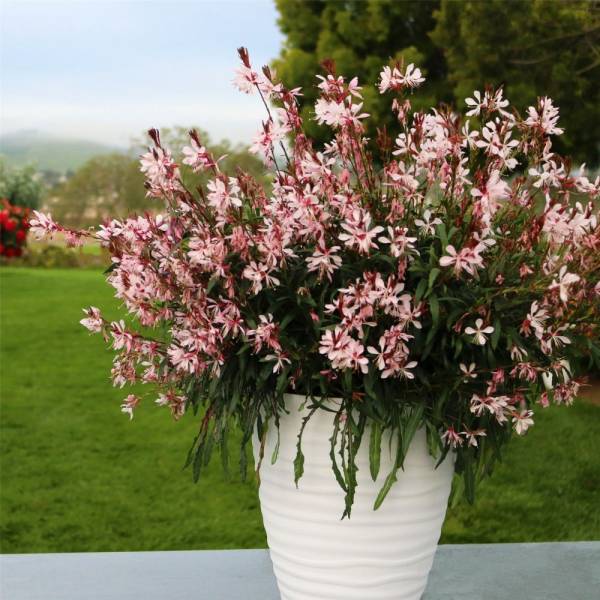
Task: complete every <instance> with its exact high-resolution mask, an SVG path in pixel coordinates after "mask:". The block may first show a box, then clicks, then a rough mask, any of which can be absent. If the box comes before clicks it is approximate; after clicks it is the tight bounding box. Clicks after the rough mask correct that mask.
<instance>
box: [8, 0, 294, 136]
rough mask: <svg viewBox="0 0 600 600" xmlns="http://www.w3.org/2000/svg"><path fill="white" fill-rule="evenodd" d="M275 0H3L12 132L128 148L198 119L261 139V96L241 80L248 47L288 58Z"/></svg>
mask: <svg viewBox="0 0 600 600" xmlns="http://www.w3.org/2000/svg"><path fill="white" fill-rule="evenodd" d="M276 19H277V12H276V9H275V7H274V3H273V0H193V1H192V0H188V1H178V0H170V1H169V0H149V1H144V0H127V1H125V0H123V1H117V0H113V1H110V0H67V1H64V0H63V1H60V2H59V1H56V0H46V1H41V0H38V1H30V0H0V133H2V134H8V133H14V132H17V131H21V130H38V131H40V132H43V133H47V134H52V135H57V136H60V137H70V138H78V139H88V140H93V141H97V142H101V143H105V144H109V145H116V146H123V147H125V146H128V145H129V142H130V140H131V139H132V137H136V136H137V137H139V136H140V134H141V133H142V132H144V131H146V130H147V129H148V128H150V127H167V126H172V125H183V126H191V125H195V126H198V127H201V128H202V129H204V130H206V131H208V132H209V133H210V135H211V139H213V140H214V141H218V140H220V139H223V138H227V139H230V140H232V141H233V142H245V143H247V142H249V141H250V140H251V139H252V137H253V136H254V134H255V132H256V131H257V130H258V129H259V127H260V121H261V119H263V118H264V114H263V110H264V109H263V108H262V107H261V105H260V99H259V98H258V97H256V96H246V95H244V94H241V93H240V92H238V91H237V90H236V89H235V88H234V87H233V85H232V83H231V81H232V78H233V72H234V69H235V68H236V66H237V64H238V57H237V52H236V49H237V48H238V47H239V46H246V47H247V48H248V49H249V51H250V56H251V58H252V62H253V64H255V65H257V66H260V65H263V64H266V63H268V62H269V61H270V60H271V59H272V58H274V57H276V56H277V55H278V53H279V49H280V47H281V41H282V36H281V33H280V32H279V29H278V28H277V25H276Z"/></svg>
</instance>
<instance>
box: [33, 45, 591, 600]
mask: <svg viewBox="0 0 600 600" xmlns="http://www.w3.org/2000/svg"><path fill="white" fill-rule="evenodd" d="M239 53H240V57H241V61H242V64H241V66H240V68H239V70H238V71H237V75H236V78H235V83H236V85H237V86H238V87H239V88H240V89H241V90H242V91H243V92H246V93H248V94H250V93H255V94H257V95H259V96H260V97H261V98H262V100H263V101H264V105H265V108H266V117H265V121H264V123H263V126H262V129H261V131H260V133H259V134H258V136H257V138H256V141H255V143H254V145H253V146H252V150H253V151H254V152H257V153H260V154H262V155H263V157H264V158H265V160H266V162H267V164H268V165H269V167H270V168H271V171H272V175H273V177H272V185H271V187H268V188H267V187H265V186H263V185H261V184H259V183H258V182H257V181H256V180H255V179H254V178H252V177H250V176H248V175H247V174H245V173H243V172H241V171H240V172H238V173H236V174H233V175H232V174H226V173H224V172H222V171H221V169H220V166H219V164H220V161H219V159H218V158H217V157H214V156H212V155H211V154H210V153H209V152H208V151H207V150H206V148H205V147H204V146H203V145H202V142H201V140H200V139H199V136H198V134H197V133H196V132H195V131H191V132H190V145H189V146H187V147H185V148H183V160H182V161H181V162H182V164H181V165H180V164H179V163H178V162H176V161H175V159H174V158H173V156H172V154H171V152H170V150H169V149H168V148H165V147H164V146H163V144H162V143H161V139H160V136H159V133H158V131H156V130H151V131H150V132H149V134H150V138H151V140H152V147H151V148H150V149H149V151H148V153H146V154H144V155H143V156H142V157H141V165H142V166H141V168H142V170H143V171H144V173H145V174H146V177H147V182H146V186H147V191H148V195H149V196H151V197H158V198H162V199H164V201H165V213H164V214H155V215H151V214H146V215H144V216H139V217H135V218H133V217H132V218H128V219H125V220H112V221H110V222H105V223H104V224H103V225H102V226H101V227H100V228H99V229H98V230H97V231H76V230H70V229H67V228H64V227H61V226H60V225H59V224H57V223H55V222H54V221H53V220H52V218H51V216H49V215H43V214H41V213H36V214H35V219H34V220H32V229H33V230H34V231H35V232H37V233H38V234H45V235H52V234H53V233H55V232H57V231H61V232H63V233H64V234H65V237H66V239H67V241H68V242H69V243H71V244H74V245H76V244H78V243H81V241H82V240H83V239H84V237H85V236H93V237H95V238H96V239H98V240H100V241H101V243H102V244H103V245H104V246H105V247H106V248H108V249H109V251H110V254H111V256H112V265H111V267H110V269H109V273H108V281H109V283H110V284H111V285H112V286H113V287H114V288H115V290H116V295H117V297H118V298H120V299H121V300H122V301H123V302H124V304H125V306H126V307H127V309H128V310H129V312H130V313H131V314H132V315H133V317H135V319H137V321H138V322H139V324H140V325H141V326H142V327H143V331H142V330H135V329H133V328H131V327H129V326H128V325H126V324H125V322H124V321H118V322H108V321H106V320H105V319H104V318H103V317H102V315H101V313H100V311H99V310H98V309H97V308H95V307H90V308H89V309H87V310H86V317H85V319H83V321H82V323H83V325H85V326H86V327H87V328H88V329H89V330H91V331H93V332H98V333H101V334H102V335H103V336H104V337H105V339H106V340H107V341H108V342H110V343H111V344H112V347H113V348H114V349H115V350H117V351H118V354H117V356H116V358H115V361H114V366H113V370H112V377H113V381H114V383H115V385H118V386H124V385H125V384H130V383H137V382H144V383H149V384H151V386H157V387H158V388H159V390H160V392H159V394H158V399H156V403H157V404H159V405H161V406H165V407H168V408H169V409H170V411H171V413H172V415H173V416H174V417H175V418H176V419H177V418H179V417H181V416H182V415H183V414H184V413H185V412H186V411H192V412H193V413H194V414H198V415H199V422H200V424H199V431H198V435H197V437H196V439H195V441H194V444H193V446H192V448H191V450H190V453H189V457H188V460H187V463H188V464H189V465H191V467H192V469H193V473H194V476H195V477H196V478H197V477H198V476H199V475H200V474H201V472H202V469H203V467H204V466H205V465H206V463H207V462H208V461H209V459H210V457H211V454H212V450H213V449H214V448H215V447H219V448H220V449H221V451H222V454H223V457H224V459H225V460H227V449H228V434H229V432H230V430H231V428H232V427H233V426H237V427H238V428H239V429H240V430H241V436H242V438H241V439H242V442H241V445H242V449H241V462H242V470H243V471H245V468H246V467H245V461H246V460H247V454H246V446H247V445H248V444H249V443H250V442H251V441H252V442H253V446H254V456H255V461H256V470H257V473H258V474H259V477H260V490H259V493H260V499H261V506H262V511H263V517H264V522H265V527H266V531H267V537H268V542H269V546H270V549H271V556H272V558H273V563H274V568H275V573H276V575H277V579H278V582H279V586H280V590H281V594H282V598H295V599H296V598H301V599H310V600H314V599H316V598H360V599H364V598H369V599H370V600H375V599H378V598H402V599H409V598H410V599H417V598H419V597H420V596H421V594H422V592H423V589H424V587H425V584H426V581H427V576H428V572H429V570H430V567H431V564H432V560H433V555H434V552H435V548H436V544H437V541H438V539H439V534H440V528H441V525H442V521H443V518H444V514H445V510H446V504H447V499H448V495H449V493H450V487H451V480H452V477H453V474H454V473H456V474H457V477H456V488H455V493H456V494H461V493H463V492H464V494H465V495H466V497H467V499H468V500H470V501H473V499H474V494H475V488H476V485H477V483H478V482H479V481H480V480H481V479H482V478H484V477H485V476H486V475H488V474H489V473H491V470H492V468H493V466H494V463H495V462H496V461H497V460H498V459H499V458H500V456H501V451H502V449H503V448H504V446H505V444H506V443H507V442H508V441H509V439H510V438H511V437H512V436H513V434H518V435H522V434H524V433H525V432H526V431H527V429H528V428H529V427H530V426H531V425H533V422H534V409H537V407H538V406H539V407H545V406H548V405H549V404H550V403H551V402H554V403H557V404H571V403H572V401H573V399H574V398H575V397H576V395H577V391H578V387H579V383H578V380H577V379H576V378H575V377H574V375H575V373H574V371H575V370H576V369H577V368H578V366H579V365H580V364H581V362H582V361H584V362H585V361H595V362H596V363H597V362H598V359H599V356H600V349H599V348H598V329H599V320H600V319H599V308H600V305H599V304H600V283H598V275H599V273H600V229H599V225H598V216H597V211H595V209H594V208H593V205H592V200H594V199H596V198H597V197H598V194H599V192H600V180H599V179H596V180H595V181H590V180H589V179H588V178H587V177H586V176H585V175H584V173H583V169H582V170H581V171H580V172H579V173H577V174H575V173H573V172H572V171H571V168H570V165H569V162H568V161H566V160H565V159H563V158H562V157H560V156H559V155H558V154H556V153H555V152H554V151H553V148H552V138H553V136H556V135H560V134H561V133H562V130H561V129H560V128H559V127H558V125H557V122H558V109H557V108H555V107H554V106H553V104H552V101H551V100H550V99H548V98H540V99H539V101H538V104H537V106H536V107H530V108H529V109H528V112H527V115H526V116H525V118H521V117H520V116H519V115H518V114H517V113H516V112H514V111H511V110H510V108H509V104H508V101H507V100H506V99H505V98H504V97H503V92H502V90H501V89H500V90H492V89H487V90H486V91H485V92H475V93H474V94H473V97H472V98H469V99H467V101H466V103H467V107H468V112H467V117H470V118H466V119H464V118H463V117H461V116H460V115H458V114H456V113H455V112H453V111H451V110H449V109H439V110H432V111H431V112H429V113H414V112H413V111H412V110H411V105H410V99H409V96H410V93H411V92H412V91H413V90H414V88H417V87H418V86H420V85H421V84H422V83H423V81H424V77H423V76H422V74H421V72H420V70H419V69H418V68H415V67H414V66H413V65H412V64H411V65H408V66H407V67H406V68H404V67H403V66H402V65H401V64H396V65H394V66H388V67H385V68H384V69H383V71H382V73H381V79H380V81H379V83H378V87H379V91H380V92H381V93H389V94H391V95H392V99H391V110H393V111H394V113H395V114H396V116H397V120H398V132H396V134H395V135H394V137H392V136H391V135H390V133H389V132H386V131H380V132H379V136H378V138H377V140H366V139H364V137H363V125H362V124H363V122H364V120H365V119H368V118H369V115H367V114H366V113H365V112H364V110H363V106H362V101H361V88H360V87H359V85H358V82H357V80H356V79H352V80H350V81H347V80H345V79H344V78H343V77H341V76H338V75H336V73H335V71H334V67H333V65H332V64H328V65H326V69H327V71H326V73H325V75H324V76H321V77H319V84H318V85H319V88H320V90H321V96H320V98H319V99H318V101H317V103H316V106H315V118H316V120H317V121H318V122H319V123H320V124H323V125H325V126H328V127H330V128H331V130H332V138H331V142H330V143H328V144H326V145H325V147H324V148H321V149H317V148H315V147H313V145H312V144H311V141H310V139H309V138H308V137H307V136H306V135H305V134H304V132H303V123H302V120H301V118H300V115H299V110H298V100H299V96H300V95H301V94H300V90H299V89H293V90H289V89H286V88H285V87H284V86H283V85H282V84H281V82H279V81H278V80H277V79H276V78H275V77H274V75H273V73H272V72H271V71H270V70H269V69H268V68H263V70H262V72H259V71H255V70H254V69H253V68H252V65H251V63H250V60H249V57H248V53H247V52H246V50H245V49H240V51H239ZM184 168H185V169H191V170H193V171H206V172H208V173H210V175H211V178H210V181H209V182H208V184H207V186H206V188H205V189H198V190H191V189H188V187H187V186H186V183H185V179H186V176H185V170H184ZM147 332H150V334H148V333H147ZM139 402H140V397H138V396H137V395H133V394H130V395H128V396H127V397H126V398H125V400H124V402H123V404H122V407H121V408H122V410H123V412H125V413H127V414H128V415H129V416H130V417H132V416H133V413H134V410H135V407H136V406H137V405H138V403H139ZM340 517H341V518H340Z"/></svg>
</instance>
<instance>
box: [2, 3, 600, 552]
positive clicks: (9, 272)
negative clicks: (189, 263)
mask: <svg viewBox="0 0 600 600" xmlns="http://www.w3.org/2000/svg"><path fill="white" fill-rule="evenodd" d="M0 7H1V8H0V86H1V98H0V262H1V265H0V277H1V280H0V286H1V287H0V294H1V296H0V302H1V304H0V346H1V348H0V351H1V356H0V360H1V362H0V550H1V551H2V552H7V553H12V552H72V551H102V550H158V549H162V550H175V549H204V548H251V547H263V546H265V545H266V543H265V536H264V532H263V529H262V525H261V519H260V512H259V507H258V500H257V495H256V485H255V482H254V481H249V482H247V483H242V482H240V481H239V477H237V475H236V474H235V473H232V474H230V475H229V476H225V475H224V474H223V473H222V472H221V469H220V464H218V461H216V462H215V464H214V465H212V467H211V469H209V471H208V472H207V474H206V475H205V478H204V480H202V481H201V482H200V483H199V484H197V485H194V484H193V483H192V481H191V480H192V477H191V473H190V472H189V471H187V470H183V468H182V467H183V463H184V459H185V455H186V452H187V450H188V448H189V445H190V444H191V442H192V440H193V437H194V435H195V430H196V423H195V422H194V418H193V417H192V416H191V415H190V416H187V417H186V418H184V419H182V420H181V421H179V422H177V423H175V422H171V421H170V420H169V418H168V416H167V415H166V413H165V412H164V411H160V410H158V409H153V407H152V406H150V405H149V404H147V405H145V406H144V405H143V406H141V407H140V409H139V411H138V412H137V413H136V419H135V420H134V421H131V422H129V421H128V420H127V418H126V417H125V416H124V415H122V414H121V413H120V412H119V403H120V401H121V399H122V397H123V391H122V390H114V389H112V388H111V386H110V381H109V374H110V367H111V352H110V351H109V350H107V349H106V348H105V347H104V345H103V343H102V340H100V339H96V338H90V337H89V336H88V335H87V333H86V331H85V330H84V329H83V328H82V327H81V326H80V325H79V324H78V321H79V319H80V318H81V308H82V307H84V306H89V305H95V306H100V307H101V308H103V311H104V312H105V313H106V316H107V317H108V318H111V317H112V318H116V317H117V316H118V315H119V306H118V303H117V302H116V301H115V299H114V298H113V296H112V289H111V288H109V287H108V286H107V285H106V283H105V282H104V276H103V268H105V267H106V265H107V264H108V260H107V257H106V256H104V255H103V254H102V252H101V250H100V248H99V247H97V246H94V245H88V246H84V247H83V248H80V249H77V250H73V249H68V248H66V247H65V245H64V244H63V243H62V242H61V240H60V239H59V240H55V241H54V242H53V243H52V244H46V243H40V242H35V241H34V240H32V239H28V235H27V229H28V227H27V218H28V214H29V211H30V210H31V209H33V208H41V209H43V210H46V211H50V212H51V213H52V215H53V216H54V217H55V218H56V219H57V220H59V221H61V222H62V223H63V224H65V225H69V226H72V227H82V226H87V225H92V224H96V223H98V222H99V221H100V220H102V219H103V218H105V217H107V216H120V217H123V216H127V215H129V214H132V213H134V212H140V211H146V210H150V211H152V210H157V209H158V208H159V206H158V205H157V203H156V202H155V201H152V200H149V199H148V198H146V197H145V191H144V188H143V177H142V175H141V174H140V172H139V166H138V161H137V156H138V155H139V154H140V152H141V151H142V149H143V148H144V145H145V143H146V139H145V134H144V131H146V130H147V129H148V128H150V127H159V128H160V129H161V133H162V137H163V140H166V141H167V145H168V146H170V147H172V148H173V149H178V148H180V147H181V146H182V145H184V140H185V138H186V131H187V130H188V129H189V128H190V127H196V128H197V129H198V130H200V131H202V132H204V133H203V136H202V137H203V140H204V141H205V142H208V144H207V145H210V146H211V147H212V148H213V149H214V150H215V152H216V154H218V155H220V154H224V153H226V154H227V155H228V158H227V164H226V168H229V169H233V168H234V166H235V165H236V164H243V166H244V168H245V169H246V170H249V171H252V172H254V173H256V174H260V173H263V172H264V167H263V166H262V165H261V163H260V162H259V161H258V160H257V159H256V158H255V157H254V156H253V155H251V154H249V152H248V151H247V145H248V144H249V143H250V141H251V139H252V137H253V136H254V134H255V132H256V131H258V129H259V128H260V122H261V119H262V118H264V114H263V108H262V106H261V105H260V101H259V100H258V99H257V98H256V97H248V96H245V95H243V94H240V93H239V92H237V91H236V90H234V89H233V87H232V84H231V81H232V78H233V70H234V69H235V67H236V66H237V63H238V59H237V54H236V48H237V47H238V46H241V45H243V46H247V47H248V49H249V51H250V55H251V58H252V61H253V63H254V64H255V65H257V66H259V65H262V64H270V65H271V66H272V67H274V68H275V70H276V71H277V73H278V74H279V75H280V76H281V77H282V78H283V80H284V82H285V83H286V85H288V86H290V87H296V86H302V87H303V88H304V100H303V102H304V105H303V114H304V117H305V121H306V122H307V123H310V126H309V130H310V132H311V134H312V135H314V136H315V138H317V139H318V140H322V139H323V135H324V134H323V132H322V131H320V129H319V127H318V126H317V125H316V123H314V121H311V116H312V115H311V110H312V104H313V102H314V99H315V90H314V85H315V74H316V73H318V72H320V67H319V65H320V63H321V62H322V61H323V60H324V59H326V58H333V59H334V60H335V62H336V65H337V70H338V72H339V73H340V74H343V75H346V76H350V77H351V76H354V75H358V77H359V79H360V81H361V83H362V84H363V85H364V86H365V87H364V96H365V108H366V110H367V112H369V113H371V114H372V115H373V116H374V119H373V121H377V122H378V123H382V122H385V120H386V119H387V118H388V116H387V114H388V109H387V104H386V102H385V101H383V100H382V99H381V97H380V96H379V94H378V92H377V90H376V88H375V87H374V85H373V84H374V83H375V82H376V80H377V77H378V74H379V71H380V70H381V67H382V65H384V64H388V63H390V62H392V61H394V60H396V59H400V58H403V59H404V61H405V63H409V62H414V63H416V64H417V65H418V66H420V68H421V69H422V71H423V73H424V74H425V76H426V77H427V83H426V84H425V85H424V86H423V88H422V91H420V92H419V94H418V95H415V96H414V99H413V104H414V105H416V106H417V107H419V108H427V107H429V106H433V105H437V104H440V103H445V104H450V105H452V106H455V107H456V108H457V109H458V110H463V109H464V103H463V98H464V97H466V96H468V95H471V94H472V92H473V90H475V89H483V87H484V86H485V85H486V84H491V85H495V86H497V85H501V84H503V85H504V86H505V92H506V95H507V96H508V98H509V99H510V100H511V103H512V104H513V105H514V106H515V107H516V108H517V109H518V110H519V111H521V112H523V111H525V110H526V108H527V106H529V104H531V103H533V102H534V101H535V99H536V97H537V96H541V95H544V96H545V95H548V96H551V97H552V98H553V99H554V100H555V103H556V104H558V105H559V106H560V108H561V115H562V118H561V125H562V126H564V127H565V128H566V134H565V135H564V136H562V137H561V138H560V141H559V142H558V144H559V146H560V151H562V152H566V153H568V154H569V155H571V156H572V157H573V165H574V167H575V168H579V167H580V165H581V164H582V163H586V165H587V169H588V170H590V171H591V172H592V173H594V172H598V165H599V159H600V108H599V107H600V3H598V2H591V1H590V2H579V1H563V2H558V1H554V0H522V1H512V2H505V1H503V0H488V1H486V2H471V1H466V0H465V1H463V2H458V1H449V0H435V1H429V0H421V1H397V0H368V1H367V0H365V1H358V0H354V1H352V0H347V1H342V0H335V1H334V0H315V1H303V0H276V1H275V2H273V1H271V0H246V1H241V0H240V1H228V0H218V1H217V0H214V1H210V0H197V1H195V2H177V1H167V0H164V1H156V0H155V1H114V0H113V1H108V0H106V1H104V0H95V1H94V0H91V1H87V0H80V1H75V0H72V1H62V2H58V1H54V0H48V1H36V2H33V1H28V0H19V1H16V0H2V2H1V4H0ZM390 116H391V113H390ZM596 375H597V374H594V373H590V383H591V385H590V386H589V387H587V388H585V390H584V393H583V397H582V398H581V399H580V400H579V401H578V402H577V403H576V404H575V405H574V406H573V407H571V408H564V407H562V408H561V407H552V408H548V409H546V410H544V411H543V412H542V411H541V409H540V410H539V411H538V413H537V419H536V426H535V427H534V428H533V429H532V430H531V431H530V433H528V435H527V436H526V437H525V438H524V439H521V440H518V441H515V442H514V443H513V444H512V445H511V446H510V448H509V449H508V451H507V453H506V457H505V461H504V462H503V464H502V465H501V466H500V468H498V470H497V472H496V473H495V475H494V476H493V477H492V479H491V480H489V481H487V482H485V483H484V484H483V486H482V488H481V491H480V494H479V499H478V501H477V504H476V505H475V506H474V507H470V506H467V505H459V506H457V507H455V508H453V509H452V510H450V512H449V513H448V516H447V519H446V523H445V526H444V531H443V536H442V542H454V543H462V542H509V541H515V542H516V541H521V542H528V541H550V540H590V539H600V517H599V516H598V515H599V511H598V506H600V418H599V417H600V392H599V390H600V387H599V386H598V385H597V384H594V380H595V377H596Z"/></svg>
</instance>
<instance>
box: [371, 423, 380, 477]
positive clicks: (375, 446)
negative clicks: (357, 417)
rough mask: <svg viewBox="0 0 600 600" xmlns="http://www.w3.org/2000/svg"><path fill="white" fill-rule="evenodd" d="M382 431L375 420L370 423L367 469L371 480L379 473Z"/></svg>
mask: <svg viewBox="0 0 600 600" xmlns="http://www.w3.org/2000/svg"><path fill="white" fill-rule="evenodd" d="M382 433H383V430H382V427H381V425H380V424H379V423H378V422H377V421H373V422H372V423H371V437H370V440H369V469H370V471H371V478H372V479H373V481H375V480H376V479H377V475H379V466H380V464H381V435H382Z"/></svg>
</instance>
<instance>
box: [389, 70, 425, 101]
mask: <svg viewBox="0 0 600 600" xmlns="http://www.w3.org/2000/svg"><path fill="white" fill-rule="evenodd" d="M379 77H380V82H379V92H380V93H381V94H383V93H385V92H387V91H388V90H390V89H392V90H400V89H402V88H403V87H408V88H417V87H419V86H420V85H421V84H422V83H423V82H424V81H425V77H423V75H422V74H421V69H419V68H418V67H415V65H414V64H413V63H410V64H409V65H408V66H407V67H406V72H405V73H404V74H402V72H401V71H400V69H399V68H398V67H394V68H393V69H392V68H391V67H383V70H382V71H381V73H380V75H379Z"/></svg>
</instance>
